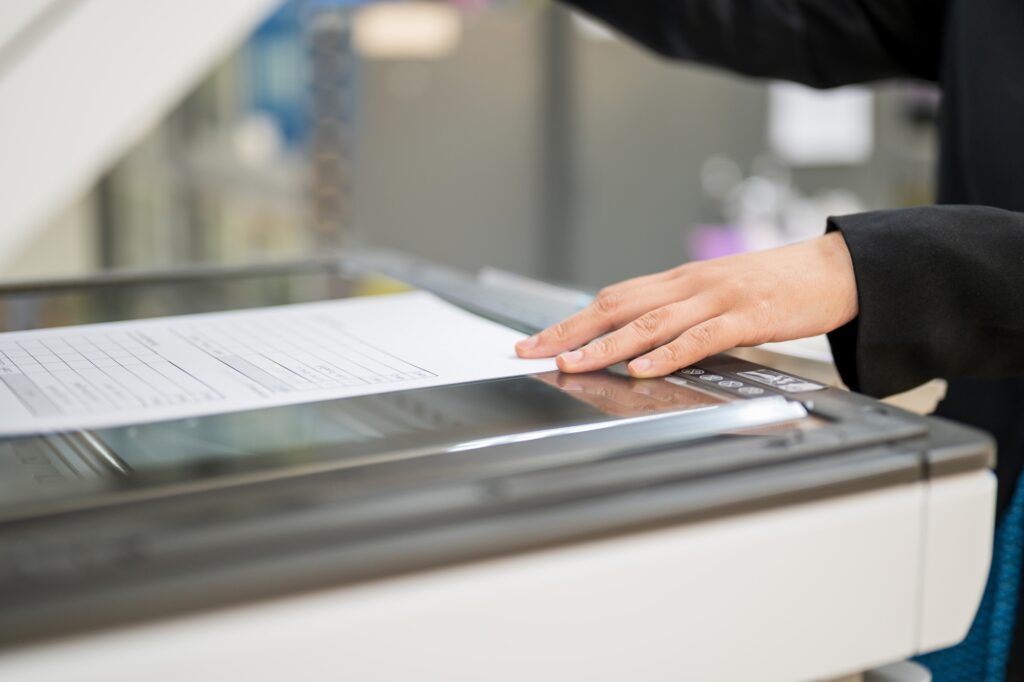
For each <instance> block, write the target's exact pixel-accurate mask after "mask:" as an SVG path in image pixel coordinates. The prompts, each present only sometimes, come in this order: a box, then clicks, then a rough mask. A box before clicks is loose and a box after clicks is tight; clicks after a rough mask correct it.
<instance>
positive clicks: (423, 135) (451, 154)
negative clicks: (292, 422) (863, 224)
mask: <svg viewBox="0 0 1024 682" xmlns="http://www.w3.org/2000/svg"><path fill="white" fill-rule="evenodd" d="M15 4H16V3H15ZM36 4H37V5H39V6H46V8H47V9H46V11H47V12H49V14H48V15H46V16H44V15H43V14H40V15H38V16H33V17H30V18H29V19H25V20H24V21H30V20H31V21H35V22H39V21H42V19H41V18H40V17H43V18H45V19H46V20H47V21H50V22H53V21H56V20H58V19H60V17H59V11H60V6H61V5H62V3H61V2H60V0H53V1H50V2H46V1H41V2H38V3H36ZM63 4H65V5H66V4H67V3H63ZM185 4H188V3H185ZM193 4H195V3H193ZM235 4H239V3H237V2H236V3H235ZM182 6H184V5H182ZM3 11H4V12H7V13H10V12H12V9H11V8H8V9H6V10H3ZM13 11H14V13H15V14H17V13H18V11H19V10H13ZM211 11H214V10H211ZM251 14H252V16H251V17H250V19H249V20H248V23H246V24H245V28H244V31H242V32H241V34H238V35H236V34H233V33H230V32H225V33H224V34H223V35H219V36H217V45H218V47H217V49H215V50H212V51H207V52H206V53H204V56H203V58H202V59H198V58H197V60H196V64H197V66H196V68H194V69H193V70H192V72H191V74H189V75H188V77H187V78H185V77H182V78H181V79H180V80H181V85H180V87H177V88H176V89H175V90H174V91H173V93H172V94H173V97H169V99H168V98H166V97H165V100H166V101H162V103H161V104H160V106H158V107H155V108H152V111H153V112H156V113H155V114H154V115H150V116H149V117H148V118H147V119H145V120H144V121H143V122H144V125H143V124H141V123H140V124H139V125H134V126H131V127H129V126H124V129H123V130H120V131H117V144H112V145H109V146H108V147H106V149H108V150H110V151H109V153H108V154H107V157H104V160H103V163H102V167H100V168H99V169H98V170H94V171H93V172H82V173H78V174H77V175H76V176H75V177H76V178H78V180H77V181H76V182H77V184H76V183H75V182H70V181H69V182H67V183H64V184H63V185H61V191H54V192H52V193H51V195H49V196H47V197H43V198H41V199H40V200H39V201H38V202H37V203H38V204H39V206H41V208H38V210H35V209H34V210H33V211H31V212H25V216H28V217H25V218H24V219H23V220H22V219H19V220H18V221H8V223H9V224H8V225H7V226H4V227H3V228H2V230H0V231H3V232H6V233H7V234H6V236H4V238H3V239H0V277H2V278H3V279H6V280H11V279H22V278H37V277H52V276H63V275H71V274H82V273H90V272H94V271H98V270H102V269H106V268H131V269H141V268H157V267H170V266H178V265H183V264H195V263H227V262H252V261H275V260H285V259H293V258H303V257H308V256H322V255H324V254H325V253H329V252H330V251H333V250H337V249H343V248H346V247H350V246H374V247H387V248H395V249H400V250H403V251H406V252H409V253H412V254H416V255H421V256H425V257H428V258H430V259H433V260H436V261H440V262H442V263H447V264H451V265H455V266H458V267H461V268H464V269H468V270H476V269H478V268H480V267H482V266H485V265H488V266H496V267H499V268H503V269H507V270H511V271H515V272H519V273H523V274H527V275H531V276H538V277H543V278H547V279H551V280H554V281H558V282H564V283H569V284H573V285H577V286H583V287H588V288H597V287H599V286H601V285H603V284H606V283H609V282H612V281H616V280H619V279H622V278H625V277H629V276H633V275H637V274H640V273H644V272H650V271H654V270H658V269H663V268H667V267H671V266H673V265H676V264H678V263H680V262H683V261H686V260H690V259H695V258H707V257H712V256H717V255H724V254H727V253H732V252H736V251H742V250H746V249H752V248H764V247H768V246H773V245H776V244H781V243H785V242H789V241H794V240H798V239H803V238H806V237H809V236H813V235H816V234H819V233H820V232H821V231H822V230H823V229H824V220H825V217H826V216H828V215H831V214H840V213H849V212H855V211H860V210H865V209H871V208H881V207H895V206H903V205H911V204H917V203H923V202H927V201H929V200H930V197H931V190H932V163H933V158H932V154H933V152H932V149H933V138H934V123H935V111H936V108H937V98H936V94H935V93H934V92H933V91H931V90H930V89H929V88H928V87H927V86H924V85H921V84H916V83H892V84H886V85H884V86H881V87H877V88H876V87H872V88H859V87H857V88H844V89H840V90H836V91H828V92H818V91H811V90H808V89H805V88H802V87H798V86H792V85H787V84H779V83H768V82H755V81H751V80H744V79H740V78H737V77H734V76H731V75H728V74H723V73H720V72H717V71H714V70H711V69H707V68H702V67H696V66H692V65H686V64H677V63H670V62H667V61H664V60H663V59H660V58H658V57H656V56H654V55H652V54H650V53H648V52H645V51H644V50H642V49H641V48H639V47H637V46H636V45H634V44H632V43H630V42H627V41H625V40H623V39H621V38H619V37H617V36H616V35H614V34H612V33H610V32H608V31H607V30H605V29H604V28H603V27H602V26H600V25H598V24H595V23H593V22H591V21H589V20H587V19H586V18H585V17H583V16H582V15H578V14H575V13H571V12H569V11H568V10H566V9H564V8H562V7H559V6H555V5H553V4H551V3H549V2H540V1H531V0H504V1H491V2H488V1H485V0H465V1H463V2H377V3H365V2H362V3H354V2H329V1H324V0H289V1H288V2H284V3H274V2H264V3H263V4H262V6H261V7H259V9H258V11H255V10H254V11H252V13H251ZM47 17H48V18H47ZM55 17H56V18H55ZM15 18H17V17H15ZM2 23H3V22H0V24H2ZM211 23H212V22H211ZM236 24H237V22H236ZM8 25H9V24H8ZM25 25H26V26H29V28H32V26H34V25H29V24H25ZM152 28H153V29H154V30H155V31H159V30H160V27H157V26H154V27H152ZM172 28H173V27H168V29H167V30H168V31H171V30H172ZM126 30H133V29H131V27H129V26H126ZM26 35H31V31H27V30H23V31H21V39H23V40H24V39H25V38H24V37H25V36H26ZM3 38H4V36H3V32H2V31H0V46H2V47H0V78H2V77H3V76H4V73H3V69H4V68H5V59H6V60H7V61H10V60H11V58H12V54H13V52H12V50H13V49H14V48H17V47H18V45H17V44H16V43H17V41H11V44H7V45H4V44H3ZM142 39H145V36H143V37H142ZM179 44H180V45H181V48H180V53H178V54H175V52H172V53H171V54H168V55H166V57H165V59H167V60H169V61H171V62H173V61H174V60H175V59H179V58H180V59H187V58H189V56H188V55H189V45H188V44H187V41H185V42H180V43H179ZM11 45H14V48H12V47H11ZM89 49H90V50H91V49H95V50H103V49H104V46H103V45H100V44H96V45H94V46H91V47H90V48H89ZM121 59H122V60H123V57H122V58H121ZM22 61H24V60H22ZM200 67H201V68H200ZM19 68H20V67H19ZM83 68H84V67H83ZM132 68H134V69H135V71H133V74H134V75H133V78H135V81H133V82H136V83H138V84H139V89H138V90H135V89H134V88H129V89H124V88H122V89H121V90H120V91H119V92H123V93H128V94H125V95H124V97H125V106H129V105H130V103H131V102H130V100H131V97H132V96H134V95H136V94H139V96H140V97H141V96H142V92H143V91H144V90H145V87H146V85H145V83H146V82H147V79H146V73H147V70H148V69H152V71H153V73H154V76H153V79H154V80H159V78H160V77H161V76H160V69H161V68H163V65H162V64H161V62H159V61H147V60H144V59H142V60H140V63H138V64H133V65H132ZM67 77H68V79H69V80H74V79H75V78H76V77H77V76H76V73H75V72H74V71H73V70H69V71H68V73H67ZM8 80H11V79H8ZM3 88H4V86H3V85H2V84H0V99H2V98H3V95H4V94H5V93H4V91H3ZM99 90H102V89H99ZM26 92H30V91H28V90H26ZM12 93H13V90H11V89H10V88H9V89H8V92H7V93H6V94H7V95H11V96H13V94H12ZM96 97H107V101H104V102H103V103H102V104H104V105H105V106H114V107H116V106H118V102H117V101H116V98H114V99H113V100H112V101H111V100H110V97H109V96H108V95H104V94H103V93H102V92H99V91H98V92H97V94H96ZM58 108H59V107H58ZM21 113H22V114H24V116H27V117H31V116H38V112H33V111H26V112H21ZM58 114H59V116H58ZM11 116H12V114H11V112H10V111H8V113H7V114H0V119H5V120H4V122H5V124H6V126H7V127H10V126H11V125H13V123H12V119H11V118H10V117H11ZM54 116H55V118H54V123H53V124H52V125H53V126H54V129H55V130H56V129H58V128H60V127H61V126H64V125H72V123H68V122H69V121H71V122H73V120H74V118H75V116H76V112H75V111H59V112H57V114H55V115H54ZM5 117H6V118H5ZM15 127H17V128H18V129H19V130H21V131H22V133H21V137H22V138H23V139H18V140H16V143H17V144H18V145H23V148H22V147H19V149H21V150H22V152H23V153H24V150H29V151H31V149H32V147H31V145H34V144H35V145H44V146H45V137H46V134H45V131H46V127H45V126H43V125H33V126H28V127H26V125H21V126H15ZM79 137H81V135H80V136H79ZM6 144H8V145H13V144H15V142H7V143H6ZM2 151H4V150H3V146H2V145H0V152H2ZM115 152H116V153H115ZM69 153H70V152H69ZM108 157H109V158H108ZM10 158H11V157H8V161H6V162H5V164H4V165H5V166H6V168H5V169H4V171H3V174H4V175H5V176H6V177H5V179H6V180H10V181H15V180H17V176H18V175H19V174H20V173H22V169H20V168H18V167H16V166H13V167H12V164H10V161H9V159H10ZM14 158H18V156H17V155H14ZM42 162H45V164H47V168H49V169H50V171H51V172H54V173H57V171H58V170H60V169H63V168H65V164H71V163H72V160H71V159H70V157H69V158H68V159H64V158H61V156H60V155H52V154H51V155H49V156H46V158H44V159H43V160H42ZM45 170H46V169H44V171H45ZM26 172H27V171H26ZM41 172H42V171H41ZM36 184H38V183H36ZM7 186H10V185H9V184H8V185H7ZM15 198H17V197H15ZM9 199H10V197H9ZM26 201H27V200H26ZM0 236H3V235H0Z"/></svg>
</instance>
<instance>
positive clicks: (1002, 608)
mask: <svg viewBox="0 0 1024 682" xmlns="http://www.w3.org/2000/svg"><path fill="white" fill-rule="evenodd" d="M1022 558H1024V476H1022V480H1020V481H1018V482H1017V489H1016V491H1014V494H1013V499H1012V500H1011V502H1010V507H1009V509H1007V511H1006V513H1005V514H1004V515H1003V518H1002V520H1001V521H1000V522H999V527H998V528H997V529H996V537H995V545H994V548H993V551H992V567H991V569H989V575H988V582H987V583H986V585H985V596H984V597H982V600H981V606H980V607H979V608H978V615H976V616H975V617H974V623H973V624H972V625H971V630H970V632H968V633H967V638H966V639H964V641H963V642H961V643H960V644H958V645H956V646H954V647H950V648H949V649H943V650H942V651H936V652H935V653H932V654H927V655H925V656H921V657H919V658H918V659H917V661H918V662H919V663H921V664H922V665H924V666H926V667H927V668H928V669H929V670H931V672H932V678H933V680H934V682H1004V680H1006V665H1007V663H1008V662H1009V659H1010V646H1011V644H1012V642H1013V631H1014V625H1015V622H1016V615H1017V603H1018V600H1019V599H1020V579H1021V569H1022V568H1024V566H1022Z"/></svg>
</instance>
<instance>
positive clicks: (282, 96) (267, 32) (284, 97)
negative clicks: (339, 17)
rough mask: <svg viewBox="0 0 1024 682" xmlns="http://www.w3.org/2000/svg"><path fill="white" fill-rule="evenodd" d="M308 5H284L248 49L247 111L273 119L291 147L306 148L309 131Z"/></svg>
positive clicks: (298, 1) (294, 1)
mask: <svg viewBox="0 0 1024 682" xmlns="http://www.w3.org/2000/svg"><path fill="white" fill-rule="evenodd" d="M308 4H309V3H308V2H305V1H304V0H288V1H287V2H285V3H283V4H282V5H281V6H280V7H279V8H278V9H277V10H276V11H275V12H274V13H273V14H271V15H270V16H269V17H268V18H267V19H266V20H265V21H264V22H263V23H262V24H261V25H260V26H259V28H257V29H256V31H255V32H254V33H253V35H252V37H251V38H250V39H249V42H248V44H247V45H246V57H247V62H248V64H247V67H248V68H247V73H246V76H247V80H248V83H247V86H248V87H247V95H248V97H247V102H246V104H247V108H248V109H249V110H250V111H256V112H259V113H261V114H264V115H267V116H269V117H270V118H272V119H273V120H274V122H275V123H276V124H277V128H278V130H279V131H280V133H281V136H282V138H283V139H284V141H285V143H286V144H287V146H289V147H296V146H299V145H301V144H303V143H304V141H305V138H306V132H307V130H308V128H309V68H308V61H309V60H308V58H307V55H306V45H305V40H304V38H303V25H304V24H303V20H304V17H305V13H306V12H307V9H306V6H307V5H308Z"/></svg>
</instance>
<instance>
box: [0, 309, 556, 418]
mask: <svg viewBox="0 0 1024 682" xmlns="http://www.w3.org/2000/svg"><path fill="white" fill-rule="evenodd" d="M520 338H522V334H520V333H518V332H515V331H513V330H511V329H509V328H507V327H504V326H502V325H499V324H496V323H494V322H490V321H487V320H484V319H482V318H479V317H477V316H475V315H472V314H470V313H467V312H465V311H463V310H461V309H459V308H457V307H455V306H453V305H450V304H448V303H445V302H444V301H441V300H440V299H438V298H436V297H434V296H432V295H430V294H427V293H423V292H413V293H407V294H396V295H392V296H374V297H367V298H353V299H343V300H337V301H324V302H318V303H303V304H297V305H289V306H280V307H274V308H258V309H253V310H240V311H231V312H224V313H205V314H201V315H184V316H178V317H165V318H158V319H149V320H138V321H132V322H113V323H105V324H93V325H83V326H77V327H62V328H55V329H44V330H39V331H26V332H9V333H5V334H0V435H19V434H30V433H39V432H44V431H54V430H71V429H91V428H101V427H109V426H125V425H130V424H138V423H143V422H151V421H162V420H166V419H176V418H184V417H198V416H202V415H209V414H217V413H224V412H235V411H239V410H250V409H256V408H261V407H273V406H277V405H290V404H295V403H303V402H313V401H317V400H329V399H333V398H346V397H351V396H359V395H368V394H372V393H384V392H388V391H398V390H404V389H410V388H422V387H427V386H440V385H445V384H455V383H462V382H467V381H477V380H483V379H494V378H498V377H507V376H516V375H523V374H530V373H533V372H543V371H548V370H553V369H554V368H555V364H554V361H553V360H522V359H519V358H517V357H516V356H515V350H514V348H513V345H514V344H515V342H516V341H517V340H519V339H520Z"/></svg>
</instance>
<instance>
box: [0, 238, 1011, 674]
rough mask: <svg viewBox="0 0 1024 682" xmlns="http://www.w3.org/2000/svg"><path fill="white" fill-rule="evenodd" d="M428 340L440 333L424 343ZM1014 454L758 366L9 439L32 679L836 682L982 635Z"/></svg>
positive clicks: (485, 309)
mask: <svg viewBox="0 0 1024 682" xmlns="http://www.w3.org/2000/svg"><path fill="white" fill-rule="evenodd" d="M505 284H506V283H503V282H501V281H498V280H486V281H485V280H483V279H481V278H480V277H477V276H474V275H469V274H464V273H461V272H456V271H454V270H450V269H447V268H444V267H441V266H438V265H435V264H432V263H426V262H422V261H419V260H416V259H414V258H411V257H407V256H403V255H399V254H394V253H374V252H353V253H352V254H341V255H339V256H337V257H331V258H325V259H321V260H316V261H307V262H298V263H287V264H270V265H263V266H251V267H238V268H193V269H189V270H182V271H167V272H158V273H143V272H139V273H113V274H105V275H101V276H97V277H92V278H87V279H80V280H60V281H51V282H35V283H28V284H22V285H8V286H5V287H3V288H0V329H2V330H3V331H11V330H17V329H29V328H33V329H34V328H42V327H48V326H57V325H67V324H77V323H87V322H99V321H110V320H127V319H134V318H141V317H150V316H158V315H176V314H184V313H198V312H208V311H218V310H226V309H242V308H249V307H256V306H268V305H280V304H288V303H293V302H306V301H315V300H324V299H331V298H341V297H347V296H359V295H373V294H375V293H379V292H381V291H395V290H401V289H410V288H412V289H424V290H427V291H431V292H433V293H435V294H437V295H438V296H440V297H442V298H444V299H446V300H448V301H450V302H452V303H455V304H457V305H459V306H461V307H463V308H464V309H466V310H469V311H470V312H473V313H476V314H478V315H481V316H484V317H487V318H489V319H491V320H495V321H499V322H502V323H504V324H506V325H508V326H511V327H514V328H517V329H520V330H523V331H531V330H536V329H539V328H541V327H543V326H545V325H547V324H549V323H551V322H552V321H554V320H557V319H560V318H561V317H563V316H564V315H565V314H567V313H569V312H572V310H574V309H576V308H578V307H579V305H581V304H582V303H584V302H585V300H586V297H585V296H583V295H582V294H579V293H574V292H565V291H564V290H558V291H555V290H554V289H550V290H549V289H547V288H546V287H545V285H543V284H537V285H536V287H533V288H531V287H529V286H518V287H511V286H506V285H505ZM408 333H409V334H416V329H409V330H408ZM994 456H995V455H994V451H993V445H992V442H991V440H990V439H989V438H988V437H987V436H985V435H984V434H981V433H979V432H976V431H972V430H969V429H967V428H963V427H960V426H956V425H953V424H951V423H948V422H945V421H942V420H940V419H936V418H929V417H921V416H918V415H914V414H911V413H908V412H905V411H902V410H900V409H898V408H895V407H892V406H890V405H886V404H882V403H880V402H878V401H875V400H872V399H869V398H866V397H863V396H860V395H856V394H853V393H850V392H847V391H844V390H841V389H839V388H835V387H831V386H827V385H825V384H824V383H820V382H817V381H812V380H808V379H804V378H802V377H799V376H795V375H793V374H790V373H788V372H784V371H781V370H778V369H775V368H772V367H767V366H763V365H759V364H756V363H752V362H748V361H745V360H741V359H738V358H735V357H732V356H730V355H719V356H715V357H712V358H708V359H707V360H704V361H702V362H700V363H698V364H696V365H694V366H692V367H688V368H685V369H683V370H681V371H679V372H677V373H676V374H674V375H672V376H669V377H665V378H662V379H654V380H635V379H632V378H630V377H628V376H627V375H626V374H624V373H623V372H621V371H619V370H618V369H617V368H612V369H610V370H608V371H603V372H595V373H590V374H582V375H568V374H560V373H557V372H547V373H543V374H539V375H532V376H525V377H515V378H508V379H497V380H489V381H483V382H476V383H468V384H458V385H451V386H442V387H435V388H424V389H416V390H405V391H397V392H392V393H383V394H379V395H372V396H364V397H356V398H346V399H339V400H332V401H322V402H314V403H308V404H302V405H293V406H287V407H276V408H271V409H262V410H253V411H246V412H238V413H232V414H223V415H214V416H208V417H201V418H191V419H182V420H177V421H169V422H159V423H151V424H144V425H136V426H130V427H123V428H108V429H99V430H88V431H84V430H83V431H74V432H67V433H47V434H38V435H35V436H32V437H21V438H9V439H6V440H3V441H0V679H4V680H19V681H32V680H51V679H52V680H66V679H75V680H110V679H145V680H149V681H151V682H156V681H159V680H172V679H175V680H177V679H249V680H280V679H332V680H334V679H346V680H364V679H366V680H409V679H445V680H481V679H487V680H522V679H545V680H546V679H559V680H573V679H581V680H582V679H586V680H590V681H596V680H605V679H607V680H613V679H614V680H623V679H636V680H670V679H671V680H679V679H685V680H701V681H707V680H779V681H794V680H820V679H827V678H835V677H838V676H840V675H844V674H849V673H852V672H856V671H861V670H866V669H869V668H872V667H874V666H878V665H883V664H886V663H889V662H893V661H899V660H902V659H905V658H908V657H910V656H913V655H915V654H917V653H919V652H925V651H932V650H935V649H938V648H942V647H945V646H948V645H951V644H953V643H956V642H957V641H959V640H961V639H962V638H963V637H964V635H965V634H966V632H967V629H968V627H969V625H970V623H971V620H972V618H973V615H974V613H975V611H976V609H977V606H978V604H979V601H980V599H981V594H982V590H983V588H984V584H985V579H986V576H987V572H988V566H989V561H990V556H991V545H992V532H993V518H994V505H995V489H996V484H995V478H994V476H993V474H992V471H991V468H992V466H993V462H994Z"/></svg>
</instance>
